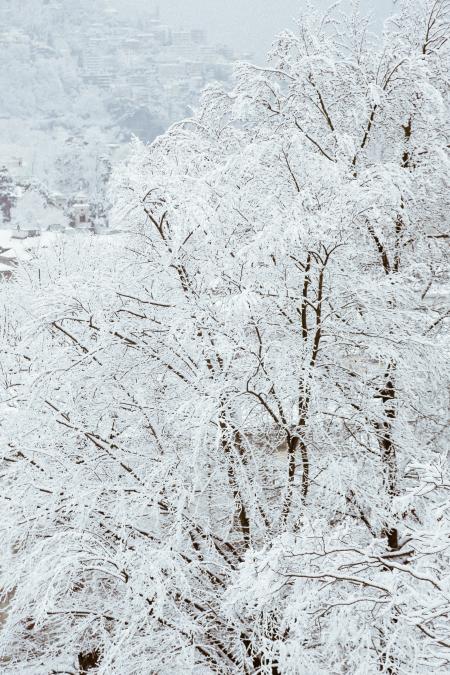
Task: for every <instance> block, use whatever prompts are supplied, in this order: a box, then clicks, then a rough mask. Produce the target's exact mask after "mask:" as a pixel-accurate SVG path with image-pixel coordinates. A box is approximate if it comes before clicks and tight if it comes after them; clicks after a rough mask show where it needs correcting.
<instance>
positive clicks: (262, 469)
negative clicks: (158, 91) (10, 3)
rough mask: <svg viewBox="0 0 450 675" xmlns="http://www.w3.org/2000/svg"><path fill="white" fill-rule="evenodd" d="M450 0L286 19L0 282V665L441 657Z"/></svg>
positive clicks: (212, 669) (390, 662)
mask: <svg viewBox="0 0 450 675" xmlns="http://www.w3.org/2000/svg"><path fill="white" fill-rule="evenodd" d="M449 11H450V5H449V3H448V2H447V1H446V0H435V1H433V2H426V3H424V5H423V6H422V5H421V6H420V8H419V7H418V3H416V2H412V1H411V2H406V3H404V4H403V6H402V8H401V10H400V14H399V15H398V16H397V17H395V18H393V19H392V20H391V21H390V22H388V23H387V24H386V27H385V32H384V37H383V43H382V44H378V40H377V38H375V37H374V36H373V35H371V34H370V32H369V31H368V27H367V23H366V21H365V20H363V19H361V17H358V16H353V17H351V18H346V17H343V16H340V15H338V14H333V15H329V16H328V18H327V19H326V20H320V18H319V17H317V16H315V15H313V14H312V13H310V14H309V15H308V17H306V18H305V19H304V20H301V21H300V22H299V23H298V26H297V30H296V31H295V32H293V33H284V34H282V35H281V36H279V38H278V39H277V41H276V42H275V44H274V47H273V49H272V52H271V54H270V61H269V64H268V66H267V67H255V66H253V65H251V64H240V65H238V66H237V68H236V76H235V84H234V88H233V90H232V91H224V90H222V89H221V88H220V87H219V86H214V87H211V88H209V89H207V90H206V91H205V92H204V95H203V98H202V101H201V104H200V107H199V109H198V110H197V111H196V113H195V115H194V116H193V117H192V118H191V119H187V120H184V121H182V122H180V123H179V124H177V125H175V126H173V127H172V128H171V129H170V130H169V131H168V132H167V133H166V134H165V135H164V136H161V137H159V138H158V139H157V140H156V141H155V142H154V143H153V144H152V145H151V146H143V145H141V144H139V143H138V142H137V141H136V142H135V146H134V150H133V154H132V157H131V159H130V161H129V162H128V163H127V165H126V166H122V167H121V168H120V170H118V171H117V172H116V175H115V178H114V180H113V183H112V196H113V199H114V202H115V214H116V215H115V217H116V219H117V221H118V222H119V223H120V224H121V226H122V228H124V229H126V233H125V234H122V235H120V237H118V238H117V239H114V238H109V239H108V241H106V242H105V244H104V245H102V247H101V249H100V247H99V246H98V245H96V244H95V243H92V240H90V241H89V242H85V241H80V242H77V243H76V242H70V244H69V243H64V242H61V243H60V244H59V245H58V246H57V247H55V250H54V251H53V252H52V253H51V254H50V253H48V252H43V253H39V252H37V253H36V255H35V257H34V258H33V260H31V261H30V262H29V263H27V265H26V266H23V267H22V268H21V269H20V270H18V272H17V274H16V275H15V278H14V280H11V281H10V282H8V283H4V284H2V286H1V289H0V296H1V303H2V308H3V309H2V315H3V316H4V317H5V319H4V320H3V323H2V328H1V345H2V346H1V349H2V363H1V374H2V380H1V385H2V398H1V410H2V422H1V426H0V433H1V438H2V453H3V463H2V500H3V509H2V515H3V518H2V540H3V542H4V544H3V551H2V559H1V573H2V576H1V582H0V584H1V586H2V588H3V589H4V595H5V605H6V609H5V611H4V615H3V619H2V622H3V625H2V633H1V636H2V637H1V643H0V645H1V650H2V651H1V658H2V659H3V662H2V669H3V670H2V672H5V673H19V672H21V673H22V672H28V671H27V669H28V670H29V671H30V672H33V673H35V674H38V673H43V674H44V673H49V672H60V671H61V669H63V668H64V669H65V672H71V673H75V672H77V673H78V672H82V673H86V672H88V671H91V672H96V673H101V674H102V675H106V674H108V675H110V674H113V673H117V674H119V673H120V674H121V675H131V674H141V673H150V672H152V673H160V674H161V675H166V674H167V675H169V673H185V672H186V673H205V674H207V673H208V674H209V673H221V674H224V673H229V674H230V675H231V674H238V673H255V674H257V673H261V674H263V673H270V674H271V675H276V674H280V675H281V673H283V675H284V674H289V673H292V674H294V673H295V674H297V673H298V674H304V675H306V674H307V673H308V674H309V673H330V675H331V673H352V674H360V675H363V674H366V673H376V672H384V673H389V674H391V675H394V674H395V675H397V674H398V675H400V674H401V673H408V674H409V673H435V672H448V668H449V664H450V638H449V635H448V612H449V611H450V586H449V582H450V577H449V575H448V569H449V556H450V539H449V536H450V529H449V525H448V509H449V490H450V476H449V470H448V458H447V455H446V442H448V437H446V435H445V434H446V427H445V412H446V409H447V407H448V398H447V394H446V386H447V384H448V379H447V375H446V367H447V366H448V363H446V347H447V348H448V333H446V332H445V325H446V324H445V321H446V311H447V310H446V300H447V297H448V293H447V292H446V289H447V288H448V286H446V283H447V277H446V274H447V266H448V252H447V245H448V241H447V237H448V235H447V234H446V231H445V219H446V217H448V209H449V203H448V192H446V189H445V186H446V185H448V180H449V163H448V158H447V155H446V146H447V143H448V140H447V139H448V127H446V124H447V122H448V108H447V107H446V99H445V86H446V81H445V77H446V76H445V63H446V58H447V56H448V49H447V43H446V39H445V38H446V35H448V18H449ZM333 17H334V18H333ZM446 31H447V32H446ZM104 241H105V240H104Z"/></svg>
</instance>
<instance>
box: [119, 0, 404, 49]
mask: <svg viewBox="0 0 450 675" xmlns="http://www.w3.org/2000/svg"><path fill="white" fill-rule="evenodd" d="M114 2H115V3H116V6H117V8H118V9H121V10H122V11H124V12H127V13H130V12H132V11H133V10H134V9H135V8H137V7H143V6H146V7H156V6H158V5H159V8H160V12H161V18H162V19H163V20H164V21H167V23H169V24H171V25H172V26H173V27H174V28H176V29H178V28H192V27H196V26H200V27H202V28H206V29H207V31H208V33H209V35H210V39H211V41H212V42H224V43H227V44H229V45H231V46H233V47H235V48H236V49H238V50H239V51H241V52H242V51H250V52H253V53H254V54H255V56H256V57H257V58H258V59H261V58H262V57H263V56H264V54H265V52H266V51H267V49H268V48H269V47H270V44H271V42H272V39H273V37H274V35H275V34H276V33H278V32H279V31H280V30H283V29H285V28H292V26H293V19H294V18H295V17H296V16H298V15H299V13H300V12H301V11H302V10H304V9H305V8H306V5H307V2H306V0H161V1H160V2H157V1H156V0H125V1H124V0H114ZM310 4H312V5H313V6H314V7H317V8H322V9H323V8H327V7H329V6H330V5H331V4H332V3H331V2H330V0H312V1H311V3H310ZM359 4H360V7H361V10H362V11H364V12H372V13H373V16H374V28H376V29H377V30H380V29H381V27H382V23H383V21H384V19H385V18H386V17H387V16H388V15H389V14H390V12H391V11H392V7H393V0H360V2H359ZM349 5H350V0H345V1H344V2H343V3H342V6H343V7H348V6H349Z"/></svg>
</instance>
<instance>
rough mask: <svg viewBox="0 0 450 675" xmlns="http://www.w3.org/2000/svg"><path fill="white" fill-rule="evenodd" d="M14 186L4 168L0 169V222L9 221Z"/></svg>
mask: <svg viewBox="0 0 450 675" xmlns="http://www.w3.org/2000/svg"><path fill="white" fill-rule="evenodd" d="M16 201H17V199H16V186H15V185H14V181H13V179H12V177H11V174H10V173H9V171H8V169H7V168H6V166H3V167H1V168H0V222H2V221H3V222H4V223H9V222H10V221H11V211H12V209H13V208H14V206H15V203H16Z"/></svg>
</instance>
